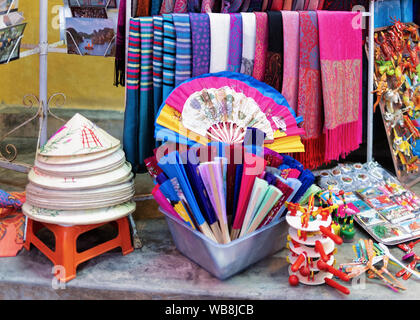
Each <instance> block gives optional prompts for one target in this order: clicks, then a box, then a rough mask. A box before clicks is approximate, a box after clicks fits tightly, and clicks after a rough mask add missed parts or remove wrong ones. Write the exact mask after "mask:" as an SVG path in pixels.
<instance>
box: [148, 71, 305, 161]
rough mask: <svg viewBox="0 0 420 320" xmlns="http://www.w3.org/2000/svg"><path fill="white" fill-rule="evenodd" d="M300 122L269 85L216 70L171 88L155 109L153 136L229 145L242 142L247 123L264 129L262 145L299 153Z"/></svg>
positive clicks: (281, 150) (189, 141)
mask: <svg viewBox="0 0 420 320" xmlns="http://www.w3.org/2000/svg"><path fill="white" fill-rule="evenodd" d="M301 121H302V119H301V118H300V117H299V118H298V117H296V114H295V113H294V111H293V110H292V109H291V108H290V106H289V104H288V103H287V101H286V99H285V98H284V97H283V96H282V95H281V94H280V93H279V92H278V91H277V90H275V89H274V88H272V87H270V86H268V85H266V84H264V83H262V82H260V81H258V80H256V79H254V78H252V77H250V76H247V75H244V74H239V73H234V72H220V73H215V74H206V75H202V76H199V77H196V78H192V79H190V80H187V81H185V82H183V83H181V84H180V85H179V86H178V87H176V88H175V89H174V90H173V91H172V92H171V94H170V95H169V96H168V98H167V99H166V101H165V102H164V103H163V104H162V106H161V108H160V111H159V114H158V117H157V119H156V129H155V136H156V139H157V140H163V141H172V142H179V143H183V144H187V145H192V144H194V143H196V142H198V143H201V144H208V143H209V142H211V141H221V142H224V143H229V144H233V143H242V142H243V141H244V138H245V134H246V131H247V128H250V127H252V128H256V129H258V130H259V131H261V132H263V133H264V137H265V138H264V143H265V146H266V147H267V148H270V149H272V150H274V151H276V152H281V153H286V152H303V151H305V150H304V146H303V144H302V142H301V140H300V135H302V134H303V133H304V130H303V129H302V128H299V127H298V124H299V123H300V122H301Z"/></svg>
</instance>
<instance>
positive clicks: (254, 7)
mask: <svg viewBox="0 0 420 320" xmlns="http://www.w3.org/2000/svg"><path fill="white" fill-rule="evenodd" d="M262 3H263V2H262V0H251V2H250V3H249V7H248V12H260V11H261V8H262Z"/></svg>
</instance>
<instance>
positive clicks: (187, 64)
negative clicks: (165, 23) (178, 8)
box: [172, 14, 192, 86]
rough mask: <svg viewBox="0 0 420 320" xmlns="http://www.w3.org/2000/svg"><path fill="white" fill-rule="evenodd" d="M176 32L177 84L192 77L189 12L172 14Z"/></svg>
mask: <svg viewBox="0 0 420 320" xmlns="http://www.w3.org/2000/svg"><path fill="white" fill-rule="evenodd" d="M172 18H173V20H174V25H175V32H176V60H175V61H176V62H175V86H177V85H178V84H180V83H181V82H183V81H185V80H187V79H189V78H191V69H192V65H191V51H192V48H191V27H190V16H189V15H188V14H174V15H172Z"/></svg>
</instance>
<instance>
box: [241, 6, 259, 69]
mask: <svg viewBox="0 0 420 320" xmlns="http://www.w3.org/2000/svg"><path fill="white" fill-rule="evenodd" d="M241 16H242V21H243V40H242V60H241V67H240V72H241V73H243V74H247V75H249V76H251V75H252V73H253V71H254V63H255V40H256V32H257V29H256V28H257V27H256V15H255V14H254V13H251V12H243V13H241Z"/></svg>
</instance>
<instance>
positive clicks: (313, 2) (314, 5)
mask: <svg viewBox="0 0 420 320" xmlns="http://www.w3.org/2000/svg"><path fill="white" fill-rule="evenodd" d="M318 5H319V0H310V1H309V4H308V9H307V10H308V11H316V10H317V9H318Z"/></svg>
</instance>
